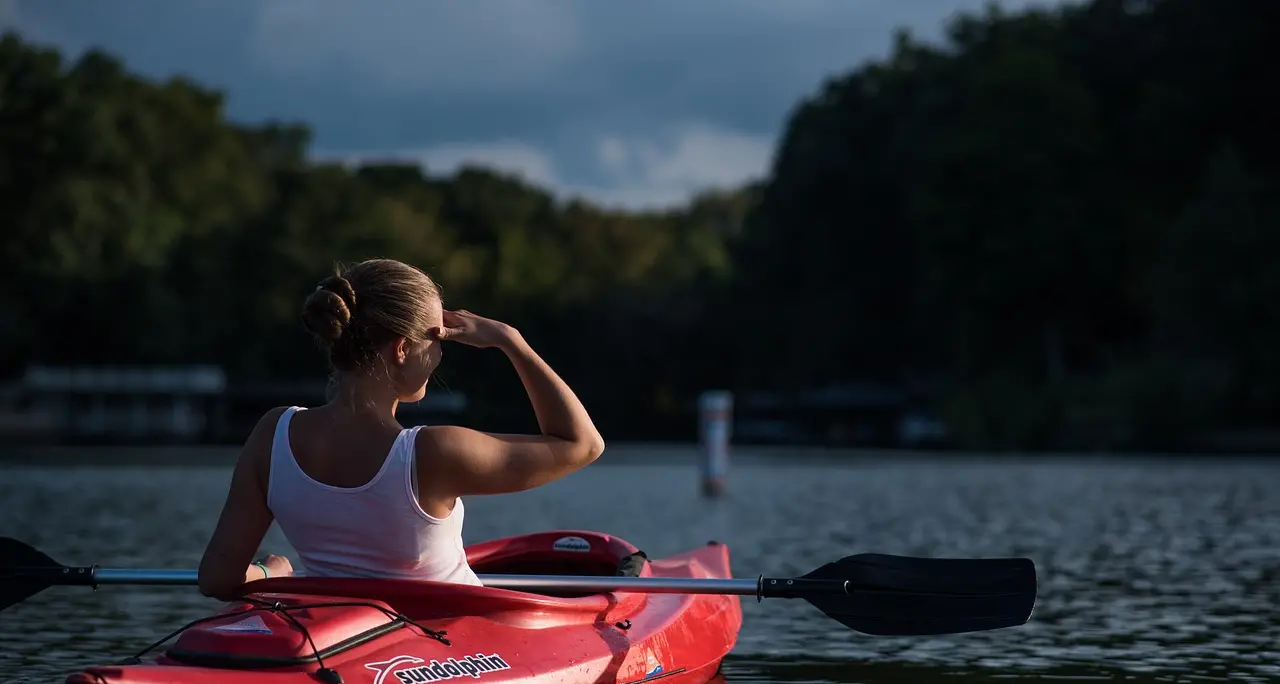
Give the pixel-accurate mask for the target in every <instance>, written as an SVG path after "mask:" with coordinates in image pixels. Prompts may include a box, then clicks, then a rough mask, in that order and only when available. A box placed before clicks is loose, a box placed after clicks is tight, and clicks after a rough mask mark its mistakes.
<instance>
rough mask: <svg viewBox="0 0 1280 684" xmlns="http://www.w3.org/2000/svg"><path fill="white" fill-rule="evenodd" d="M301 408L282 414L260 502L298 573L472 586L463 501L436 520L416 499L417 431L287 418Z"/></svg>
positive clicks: (474, 577) (293, 417)
mask: <svg viewBox="0 0 1280 684" xmlns="http://www.w3.org/2000/svg"><path fill="white" fill-rule="evenodd" d="M305 410H306V409H301V408H299V407H291V408H288V409H286V410H285V411H284V412H283V413H282V414H281V415H280V419H279V421H278V422H277V424H276V429H275V435H274V437H273V440H272V444H271V457H270V459H271V461H270V470H269V475H268V479H267V506H268V508H270V509H271V512H272V514H273V515H274V516H275V519H276V521H277V523H278V524H279V525H280V530H281V531H282V532H283V533H284V535H285V538H287V539H288V540H289V544H290V545H292V546H293V547H294V549H296V550H297V552H298V556H299V557H300V560H301V561H302V564H303V567H304V569H303V572H305V574H307V575H311V576H328V577H390V578H408V579H428V580H438V581H446V582H458V583H464V584H479V583H480V582H479V580H478V579H477V578H476V576H475V573H473V572H472V571H471V568H470V567H469V566H468V565H467V560H466V552H465V550H464V548H463V543H462V524H463V518H464V516H465V510H464V507H463V504H462V499H460V498H459V499H457V500H456V503H455V504H454V507H453V511H452V512H451V513H449V514H448V515H447V516H445V517H439V518H437V517H434V516H432V515H430V514H428V513H427V512H426V511H424V510H423V508H422V506H421V504H420V503H419V501H418V496H417V473H416V468H415V463H416V458H415V456H414V452H415V449H414V445H415V439H416V437H417V433H418V431H419V428H416V427H415V428H410V429H407V430H400V431H398V432H392V431H391V430H388V429H383V430H382V431H381V434H379V433H378V432H377V431H374V430H362V431H359V432H356V431H349V430H345V429H344V427H345V426H340V425H333V424H331V423H329V422H327V421H326V420H325V419H324V418H322V417H321V416H319V415H315V416H314V417H313V416H309V415H308V416H304V417H303V418H302V419H300V420H295V419H296V418H298V416H299V414H300V413H301V412H303V411H305ZM317 413H318V412H317ZM361 432H364V433H366V434H361ZM379 437H381V439H379ZM387 440H390V444H389V445H388V444H387ZM375 444H376V445H377V446H374V445H375ZM379 454H381V455H383V458H382V460H381V461H380V462H379V460H378V456H379Z"/></svg>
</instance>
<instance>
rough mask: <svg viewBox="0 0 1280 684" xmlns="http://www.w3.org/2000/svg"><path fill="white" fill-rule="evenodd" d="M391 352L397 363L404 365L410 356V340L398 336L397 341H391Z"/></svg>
mask: <svg viewBox="0 0 1280 684" xmlns="http://www.w3.org/2000/svg"><path fill="white" fill-rule="evenodd" d="M391 353H392V358H393V359H394V360H395V362H396V365H397V366H403V365H404V362H405V360H407V359H408V358H409V340H407V339H405V338H403V337H397V338H396V339H395V341H394V342H392V343H391Z"/></svg>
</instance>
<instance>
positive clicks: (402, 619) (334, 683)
mask: <svg viewBox="0 0 1280 684" xmlns="http://www.w3.org/2000/svg"><path fill="white" fill-rule="evenodd" d="M241 600H242V601H244V602H245V603H248V604H250V605H251V607H249V608H244V609H238V610H230V611H228V612H223V613H217V614H215V615H207V616H205V617H202V618H196V619H195V620H192V621H191V622H188V623H187V624H185V625H183V626H181V627H179V628H178V629H175V630H173V631H172V632H170V633H169V634H167V635H166V636H165V637H164V638H162V639H159V640H157V641H156V642H155V643H153V644H151V645H150V646H147V647H146V648H144V649H142V650H141V651H138V653H137V654H136V655H134V656H132V657H130V658H126V659H125V660H123V661H121V662H120V663H119V664H120V665H140V664H142V658H143V656H145V655H147V654H148V653H150V652H151V651H153V650H155V649H156V648H159V647H160V646H162V645H164V644H165V643H166V642H168V641H169V640H170V639H173V638H174V637H176V636H178V635H179V634H182V633H183V632H185V631H187V630H189V629H191V628H192V627H195V626H197V625H201V624H204V623H207V622H212V621H215V620H225V619H227V618H234V617H241V616H244V615H250V614H253V613H258V612H261V611H267V612H270V613H272V614H276V615H280V616H281V617H283V618H285V619H286V620H288V621H289V622H290V623H291V624H292V625H293V626H294V627H295V628H296V629H297V630H298V631H299V632H300V633H301V634H302V637H303V638H304V639H305V640H306V641H307V645H308V646H309V647H310V648H311V657H312V658H314V659H315V661H316V667H317V669H316V673H315V674H316V677H318V678H319V679H320V681H322V682H324V683H325V684H343V679H342V675H340V674H338V672H337V671H336V670H333V669H330V668H327V667H325V665H324V655H323V654H322V653H321V649H320V648H318V647H317V646H316V643H315V640H314V639H312V638H311V631H310V630H308V629H307V626H306V625H305V624H303V623H302V621H301V620H298V619H297V618H296V617H294V616H293V615H290V611H304V610H316V609H318V608H354V607H360V608H372V609H374V610H377V611H380V612H382V613H385V614H386V615H387V617H389V618H391V619H392V620H393V621H394V622H393V623H392V624H394V625H395V626H396V627H400V626H403V625H410V626H412V627H417V628H418V629H419V630H421V631H422V634H423V636H426V637H430V638H432V639H435V640H437V641H439V642H440V643H442V644H444V645H445V646H451V645H452V642H450V641H449V640H448V639H447V638H445V635H446V634H447V633H448V632H446V631H437V630H433V629H430V628H428V627H424V626H422V625H421V624H418V623H417V622H415V621H414V620H413V619H412V618H410V617H408V616H407V615H403V614H401V613H398V612H396V611H394V610H390V609H388V608H386V607H384V606H380V605H378V604H377V603H375V602H372V601H321V602H316V603H298V604H292V605H284V604H282V603H280V602H279V601H264V600H262V599H259V598H254V597H252V596H246V597H244V598H243V599H241ZM166 655H167V656H169V657H171V658H174V659H176V660H180V661H182V660H185V661H187V662H190V663H192V664H199V663H200V662H201V661H205V662H207V661H208V660H209V656H208V655H207V654H199V653H185V654H184V653H183V652H182V651H179V650H172V649H171V650H169V651H167V652H166Z"/></svg>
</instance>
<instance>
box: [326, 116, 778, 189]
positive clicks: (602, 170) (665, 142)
mask: <svg viewBox="0 0 1280 684" xmlns="http://www.w3.org/2000/svg"><path fill="white" fill-rule="evenodd" d="M594 147H595V157H594V160H593V162H594V166H595V167H596V169H597V172H596V173H584V174H580V175H577V176H574V175H573V174H567V173H566V172H565V170H564V167H565V166H566V164H565V163H564V161H563V160H560V159H558V158H557V155H556V153H555V152H554V151H553V150H551V149H547V148H540V147H537V146H534V145H531V144H529V143H525V142H521V141H518V140H510V139H506V140H502V139H500V140H493V141H482V142H468V143H451V144H446V145H435V146H428V147H422V148H409V149H404V150H398V151H393V152H357V153H345V154H333V153H329V154H320V155H316V156H317V158H322V159H340V160H342V161H344V162H346V163H359V162H372V161H400V162H410V163H416V164H420V165H422V166H423V167H424V168H426V169H427V170H428V171H429V172H430V173H432V174H446V175H451V174H453V173H455V172H457V170H458V169H460V168H462V167H464V166H468V165H477V166H484V167H488V168H493V169H498V170H501V171H503V172H506V173H510V174H513V175H515V176H518V177H520V178H523V179H524V180H525V181H526V182H528V183H531V184H534V185H538V186H540V187H542V188H544V189H546V190H548V191H549V192H552V193H553V194H555V195H556V196H558V197H559V198H561V199H568V198H581V199H586V200H589V201H591V202H593V203H596V204H599V205H602V206H605V207H610V208H615V209H629V210H640V209H667V208H671V207H675V206H678V205H680V204H683V203H684V202H686V201H688V199H689V197H690V196H691V195H693V194H695V193H697V192H700V191H704V190H708V189H712V188H733V187H737V186H740V185H742V184H743V183H746V182H749V181H752V180H755V179H757V178H760V177H762V176H763V175H764V174H765V173H766V172H767V170H768V165H769V162H770V159H771V156H772V154H773V141H772V140H771V139H769V138H768V137H767V136H752V135H747V134H744V133H741V132H735V131H727V130H721V129H717V128H715V127H713V126H711V125H709V124H706V123H694V124H687V125H684V126H680V127H675V128H673V129H672V130H670V131H668V132H667V133H665V134H664V135H660V136H654V137H644V136H637V137H628V136H621V135H604V136H600V137H599V138H598V139H597V141H596V143H595V146H594Z"/></svg>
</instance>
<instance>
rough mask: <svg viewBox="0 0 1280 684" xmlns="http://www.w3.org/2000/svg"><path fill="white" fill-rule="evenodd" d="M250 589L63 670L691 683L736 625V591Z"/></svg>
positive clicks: (511, 562)
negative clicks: (182, 625) (163, 637)
mask: <svg viewBox="0 0 1280 684" xmlns="http://www.w3.org/2000/svg"><path fill="white" fill-rule="evenodd" d="M467 558H468V561H469V563H470V564H471V567H472V568H473V569H474V570H475V571H476V573H477V574H490V575H493V574H529V575H533V574H536V575H596V576H616V575H628V576H636V577H669V578H690V579H724V578H728V577H729V576H730V569H729V551H728V548H727V547H725V546H724V545H721V544H717V543H715V542H711V543H708V544H707V545H706V546H703V547H700V548H697V549H693V550H690V551H686V552H683V553H679V554H676V555H673V556H670V557H667V558H663V559H656V560H649V559H647V558H645V557H644V555H643V554H642V553H640V551H639V549H637V548H636V547H635V546H633V545H632V544H630V543H629V542H627V541H625V540H622V539H619V538H617V537H613V536H610V535H606V534H601V533H596V532H586V531H576V530H566V531H550V532H540V533H536V534H528V535H521V536H517V537H510V538H506V539H497V540H492V541H486V542H482V543H479V544H475V545H472V546H469V547H467ZM248 589H249V590H250V591H251V592H252V593H250V594H249V595H248V596H246V598H245V600H242V601H236V602H233V603H231V604H228V605H226V606H224V607H223V608H222V609H221V610H220V611H218V612H217V613H215V614H214V615H213V616H211V617H210V618H208V619H207V620H206V621H203V622H200V623H199V624H195V625H191V626H189V627H188V628H187V629H185V630H184V631H183V632H182V633H181V635H180V636H178V638H177V639H176V640H175V641H174V642H172V645H171V646H170V647H168V649H167V650H165V651H162V652H160V653H159V655H156V656H150V657H149V658H148V659H146V660H142V661H137V662H131V663H129V664H122V665H111V666H97V667H90V668H87V669H86V670H84V671H83V672H79V673H75V674H72V675H70V676H69V677H68V678H67V679H66V681H67V683H68V684H158V683H160V682H180V683H191V684H199V683H213V682H227V681H236V682H250V683H252V682H258V681H261V682H291V681H297V682H304V681H305V682H317V681H319V682H327V684H337V682H338V681H339V679H340V680H341V681H343V682H346V683H354V682H372V684H400V683H401V682H404V683H413V682H435V681H442V680H446V679H455V678H467V679H473V680H478V679H483V680H487V681H493V682H512V681H520V682H552V681H554V682H567V683H577V682H583V683H586V682H618V683H620V684H631V683H635V682H645V681H650V680H656V679H663V680H664V682H669V683H671V684H675V683H677V682H679V683H695V682H703V681H706V680H708V679H710V678H711V677H713V676H714V675H715V674H716V673H717V672H718V670H719V666H720V663H721V661H722V660H723V659H724V657H725V656H726V655H727V654H728V653H729V652H730V651H731V650H732V649H733V646H734V644H735V643H736V641H737V637H738V631H739V629H740V627H741V625H742V609H741V604H740V601H739V598H738V597H737V596H732V595H723V594H646V593H634V592H605V593H590V594H588V593H583V592H567V591H559V592H550V591H545V592H536V593H535V592H526V591H512V590H507V589H498V588H490V587H475V586H467V585H456V584H447V583H441V582H425V581H414V580H383V579H331V578H308V577H287V578H275V579H267V580H259V581H257V582H253V583H251V584H250V585H248ZM553 594H558V595H553ZM322 668H323V669H324V670H331V671H332V672H325V671H323V670H322ZM334 675H336V677H335V676H334ZM317 677H319V678H317Z"/></svg>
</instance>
